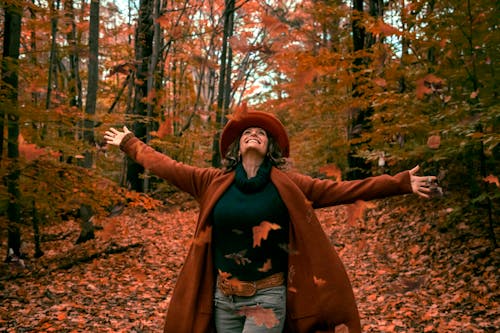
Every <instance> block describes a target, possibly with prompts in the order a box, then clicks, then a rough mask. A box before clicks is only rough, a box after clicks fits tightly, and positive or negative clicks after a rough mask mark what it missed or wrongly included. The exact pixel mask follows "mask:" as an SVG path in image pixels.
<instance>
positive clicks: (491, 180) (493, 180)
mask: <svg viewBox="0 0 500 333" xmlns="http://www.w3.org/2000/svg"><path fill="white" fill-rule="evenodd" d="M483 180H484V181H485V182H487V183H490V184H495V185H496V186H497V187H500V183H499V182H498V177H496V176H493V175H488V176H486V177H484V179H483Z"/></svg>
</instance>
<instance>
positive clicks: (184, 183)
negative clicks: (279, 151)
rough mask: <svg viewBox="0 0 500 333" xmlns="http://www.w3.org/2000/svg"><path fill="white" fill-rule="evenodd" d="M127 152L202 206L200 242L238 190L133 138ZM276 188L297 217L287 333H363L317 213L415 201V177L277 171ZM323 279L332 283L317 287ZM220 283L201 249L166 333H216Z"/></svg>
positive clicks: (210, 171)
mask: <svg viewBox="0 0 500 333" xmlns="http://www.w3.org/2000/svg"><path fill="white" fill-rule="evenodd" d="M121 148H122V149H123V151H125V152H126V153H127V154H128V155H129V156H130V157H131V158H133V159H134V160H136V161H137V162H138V163H140V164H141V165H143V166H144V167H145V168H146V169H149V170H150V171H151V172H153V173H154V174H156V175H158V176H159V177H161V178H164V179H166V180H168V181H169V182H171V183H172V184H174V185H175V186H177V187H178V188H179V189H181V190H183V191H185V192H187V193H190V194H191V195H192V196H193V197H194V198H195V199H196V200H197V201H198V202H199V205H200V213H199V217H198V222H197V226H196V230H195V234H194V237H195V239H196V238H197V237H199V236H200V235H203V234H202V233H203V232H206V231H208V230H211V224H212V221H211V220H210V214H211V211H212V209H213V207H214V205H215V203H216V202H217V200H218V199H219V198H220V196H221V195H222V194H223V193H224V191H225V190H226V189H227V188H228V187H229V186H230V184H231V183H232V182H233V179H234V172H229V173H223V172H222V170H219V169H215V168H197V167H193V166H188V165H184V164H182V163H179V162H176V161H174V160H172V159H171V158H169V157H167V156H165V155H163V154H161V153H159V152H156V151H155V150H154V149H152V148H151V147H149V146H147V145H146V144H144V143H142V142H141V141H140V140H138V139H137V138H135V137H133V136H129V137H126V138H125V140H123V142H122V147H121ZM271 181H272V182H273V184H274V185H275V186H276V188H277V189H278V192H279V193H280V195H281V198H282V199H283V201H284V203H285V205H286V206H287V208H288V211H289V214H290V244H289V246H290V254H289V261H288V278H287V287H288V293H287V322H286V328H285V332H299V333H309V332H316V331H323V332H334V331H335V326H337V325H341V324H344V325H346V326H347V327H348V328H349V332H351V333H356V332H361V324H360V320H359V314H358V310H357V306H356V302H355V299H354V294H353V291H352V287H351V284H350V282H349V278H348V276H347V274H346V271H345V269H344V266H343V264H342V262H341V260H340V258H339V257H338V255H337V253H336V252H335V250H334V249H333V247H332V245H331V243H330V241H329V239H328V238H327V236H326V235H325V233H324V232H323V229H322V227H321V225H320V223H319V221H318V219H317V217H316V214H315V213H314V209H315V208H320V207H327V206H333V205H339V204H346V203H352V202H354V201H356V200H371V199H376V198H382V197H387V196H391V195H397V194H405V193H411V185H410V175H409V173H408V172H402V173H399V174H397V175H396V176H388V175H382V176H378V177H371V178H368V179H364V180H355V181H342V182H335V181H331V180H320V179H315V178H311V177H308V176H305V175H301V174H299V173H294V172H284V171H281V170H278V169H276V168H273V169H272V171H271ZM200 239H201V238H200ZM317 279H322V280H324V281H326V282H325V283H324V284H319V283H315V280H316V281H317ZM214 283H215V281H214V274H213V263H212V252H211V244H210V242H206V241H205V242H200V241H195V242H193V243H192V246H191V248H190V249H189V253H188V255H187V258H186V261H185V263H184V266H183V268H182V270H181V272H180V274H179V277H178V279H177V284H176V286H175V290H174V293H173V296H172V299H171V301H170V306H169V309H168V313H167V320H166V323H165V332H168V333H208V332H215V328H214V324H213V320H212V319H213V318H212V311H213V294H214Z"/></svg>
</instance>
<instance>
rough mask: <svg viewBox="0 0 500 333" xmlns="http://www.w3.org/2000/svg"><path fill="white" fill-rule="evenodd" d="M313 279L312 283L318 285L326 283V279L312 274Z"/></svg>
mask: <svg viewBox="0 0 500 333" xmlns="http://www.w3.org/2000/svg"><path fill="white" fill-rule="evenodd" d="M313 281H314V284H315V285H316V286H318V287H323V286H324V285H325V284H326V280H323V279H321V278H317V277H316V276H315V275H313Z"/></svg>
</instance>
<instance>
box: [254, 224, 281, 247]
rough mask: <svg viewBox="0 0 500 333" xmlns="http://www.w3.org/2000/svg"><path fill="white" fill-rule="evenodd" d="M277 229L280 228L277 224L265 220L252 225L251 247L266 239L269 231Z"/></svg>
mask: <svg viewBox="0 0 500 333" xmlns="http://www.w3.org/2000/svg"><path fill="white" fill-rule="evenodd" d="M278 229H281V227H280V226H279V225H278V224H275V223H271V222H267V221H262V222H261V223H260V225H258V226H255V227H253V228H252V231H253V247H257V246H260V242H261V241H262V240H263V239H264V240H266V239H267V236H268V234H269V231H271V230H278Z"/></svg>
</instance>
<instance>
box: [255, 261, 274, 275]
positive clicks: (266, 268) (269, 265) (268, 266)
mask: <svg viewBox="0 0 500 333" xmlns="http://www.w3.org/2000/svg"><path fill="white" fill-rule="evenodd" d="M271 268H273V265H272V263H271V259H267V261H266V262H265V263H264V265H263V266H262V267H261V268H259V269H258V271H259V272H267V271H269V270H270V269H271Z"/></svg>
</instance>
